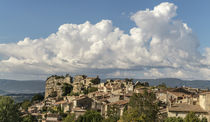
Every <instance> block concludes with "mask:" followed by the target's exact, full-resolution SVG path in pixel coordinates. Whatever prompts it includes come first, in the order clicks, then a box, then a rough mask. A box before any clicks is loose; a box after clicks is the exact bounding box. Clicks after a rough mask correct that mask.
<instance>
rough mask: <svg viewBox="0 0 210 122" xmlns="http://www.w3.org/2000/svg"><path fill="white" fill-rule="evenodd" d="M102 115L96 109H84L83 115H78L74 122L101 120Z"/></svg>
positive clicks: (99, 121) (96, 121)
mask: <svg viewBox="0 0 210 122" xmlns="http://www.w3.org/2000/svg"><path fill="white" fill-rule="evenodd" d="M102 120H103V117H102V116H101V114H100V113H98V112H96V111H86V112H85V114H84V115H83V116H79V117H78V119H77V121H76V122H102Z"/></svg>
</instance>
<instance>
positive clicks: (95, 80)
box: [90, 76, 101, 84]
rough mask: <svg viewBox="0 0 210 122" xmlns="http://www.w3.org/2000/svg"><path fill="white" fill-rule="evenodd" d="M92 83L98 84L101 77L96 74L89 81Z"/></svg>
mask: <svg viewBox="0 0 210 122" xmlns="http://www.w3.org/2000/svg"><path fill="white" fill-rule="evenodd" d="M90 82H91V83H93V84H99V83H100V82H101V79H100V78H99V77H98V76H97V77H96V78H95V79H93V80H91V81H90Z"/></svg>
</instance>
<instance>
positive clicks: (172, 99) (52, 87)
mask: <svg viewBox="0 0 210 122" xmlns="http://www.w3.org/2000/svg"><path fill="white" fill-rule="evenodd" d="M145 92H146V93H154V95H155V97H156V98H155V99H156V100H155V102H157V103H158V107H159V109H158V111H159V112H158V117H159V118H164V117H181V118H184V117H186V115H187V114H189V113H190V112H194V113H195V114H196V116H198V117H199V118H200V119H202V118H204V117H205V118H206V119H207V120H208V121H210V105H209V102H210V92H209V91H208V90H207V89H198V88H189V87H181V88H167V87H166V86H165V85H164V84H160V85H159V86H149V84H148V83H147V82H143V81H137V82H135V83H134V82H133V81H132V79H124V80H111V79H110V80H107V81H106V82H101V80H100V78H99V77H98V76H96V77H87V76H85V75H77V76H75V77H71V76H69V75H66V76H56V75H55V76H51V77H49V78H48V79H47V80H46V88H45V96H44V100H42V101H35V102H34V103H33V104H32V105H31V106H30V107H28V109H27V110H24V109H22V113H24V114H31V115H33V116H36V118H37V119H38V120H39V121H42V122H59V121H62V120H63V119H64V117H63V116H62V115H63V114H66V115H68V114H74V115H75V118H78V117H79V116H82V115H84V114H85V113H86V112H87V111H90V110H94V111H97V112H98V113H100V115H101V116H102V117H104V118H107V117H108V115H109V113H108V112H110V111H109V110H110V108H113V106H114V107H116V108H117V111H115V114H117V115H118V116H119V118H120V117H121V116H122V115H123V114H124V112H125V110H127V109H129V106H131V104H129V101H130V99H131V97H132V95H133V94H144V93H145ZM119 121H120V120H119Z"/></svg>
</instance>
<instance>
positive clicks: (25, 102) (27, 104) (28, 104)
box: [21, 100, 31, 110]
mask: <svg viewBox="0 0 210 122" xmlns="http://www.w3.org/2000/svg"><path fill="white" fill-rule="evenodd" d="M30 105H31V102H30V101H29V100H24V101H23V102H22V103H21V107H22V108H23V109H25V110H27V109H28V107H29V106H30Z"/></svg>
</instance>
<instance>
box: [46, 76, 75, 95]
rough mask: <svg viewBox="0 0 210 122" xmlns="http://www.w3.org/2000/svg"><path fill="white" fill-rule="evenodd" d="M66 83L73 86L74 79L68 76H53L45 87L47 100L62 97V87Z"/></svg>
mask: <svg viewBox="0 0 210 122" xmlns="http://www.w3.org/2000/svg"><path fill="white" fill-rule="evenodd" d="M64 83H67V84H71V83H72V77H71V76H69V75H67V76H65V77H64V76H56V75H54V76H51V77H49V78H48V79H47V80H46V86H45V98H47V97H55V96H56V97H61V96H62V86H63V84H64Z"/></svg>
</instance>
